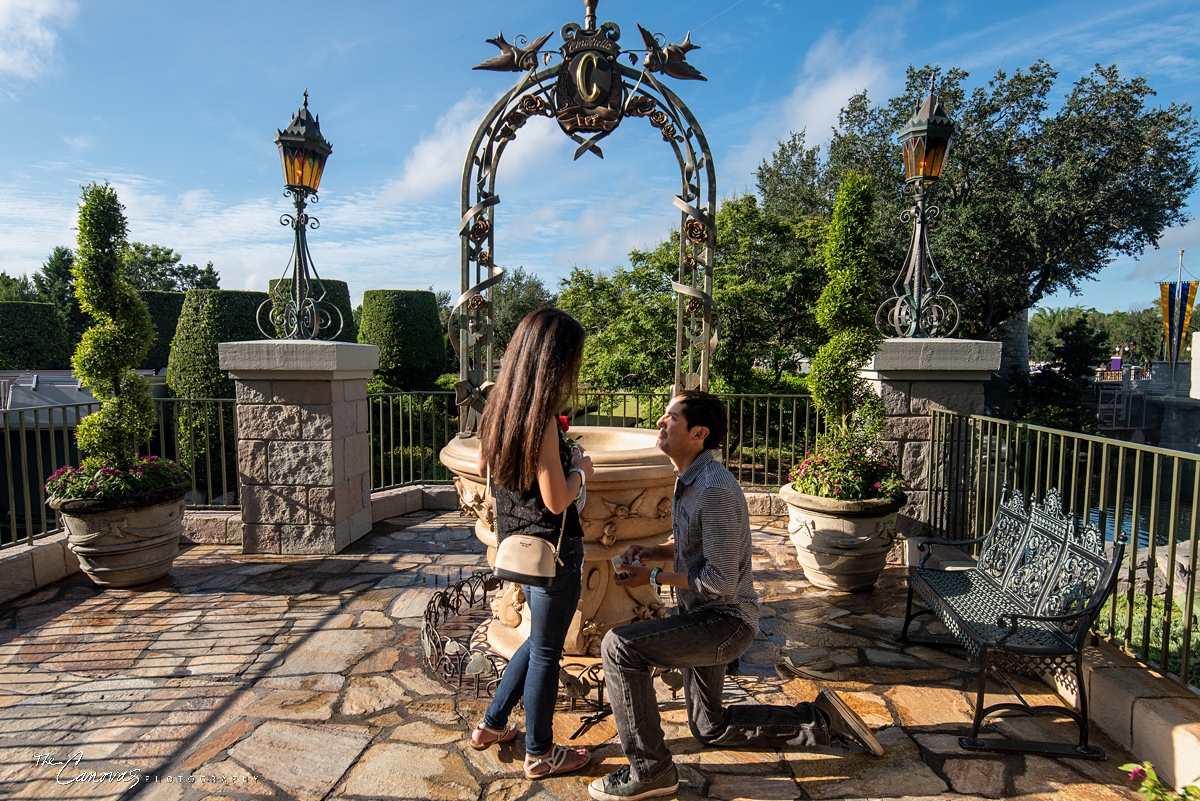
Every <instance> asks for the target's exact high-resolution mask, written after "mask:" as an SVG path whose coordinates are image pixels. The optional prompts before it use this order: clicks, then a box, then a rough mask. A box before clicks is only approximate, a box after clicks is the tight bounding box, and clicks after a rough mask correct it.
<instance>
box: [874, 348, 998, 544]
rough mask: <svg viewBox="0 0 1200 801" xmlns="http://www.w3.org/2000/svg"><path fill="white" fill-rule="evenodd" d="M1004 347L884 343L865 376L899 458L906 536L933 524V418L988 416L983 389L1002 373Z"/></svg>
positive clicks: (900, 529) (901, 525) (900, 526)
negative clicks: (941, 412) (943, 413)
mask: <svg viewBox="0 0 1200 801" xmlns="http://www.w3.org/2000/svg"><path fill="white" fill-rule="evenodd" d="M1000 350H1001V343H999V342H987V341H983V340H974V339H899V338H895V339H885V340H883V342H881V343H880V344H879V350H878V351H876V353H875V358H874V359H872V360H871V362H870V363H869V364H868V365H867V367H866V368H865V369H863V370H861V371H860V375H862V376H863V377H864V378H866V379H867V380H868V381H870V382H871V383H872V384H873V385H874V386H875V388H876V389H877V390H879V394H880V396H881V397H882V398H883V405H884V408H885V409H886V412H887V434H886V438H887V440H888V441H889V442H890V443H891V444H892V445H893V447H894V448H895V450H896V454H897V455H898V456H899V457H900V469H901V470H902V471H903V472H904V478H905V481H906V483H907V485H908V489H907V490H906V492H905V494H906V495H907V496H908V502H907V503H906V504H905V506H904V508H903V509H901V510H900V514H899V516H898V517H897V519H896V532H897V533H898V534H900V535H901V536H907V537H911V536H919V535H921V534H923V533H924V532H925V526H926V524H925V521H927V520H928V519H929V510H928V508H927V507H928V504H929V473H928V470H929V412H930V410H931V409H934V408H941V409H949V410H950V411H953V412H958V413H959V414H983V411H984V406H983V384H984V382H985V381H987V380H988V378H990V377H991V375H992V373H993V372H994V371H996V370H998V369H999V368H1000Z"/></svg>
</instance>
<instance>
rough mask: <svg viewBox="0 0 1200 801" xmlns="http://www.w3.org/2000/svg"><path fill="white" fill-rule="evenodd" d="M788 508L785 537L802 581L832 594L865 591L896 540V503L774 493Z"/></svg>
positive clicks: (785, 489) (900, 501)
mask: <svg viewBox="0 0 1200 801" xmlns="http://www.w3.org/2000/svg"><path fill="white" fill-rule="evenodd" d="M779 497H780V499H781V500H783V502H784V503H786V504H787V506H788V532H789V534H790V535H791V540H792V544H793V545H795V546H796V555H797V557H798V558H799V560H800V566H801V567H802V568H804V577H805V578H807V579H808V580H809V581H810V582H812V583H813V584H814V585H815V586H817V587H821V588H822V589H826V590H836V591H838V592H867V591H869V590H871V589H873V588H874V586H875V581H876V579H878V578H879V574H880V573H881V572H883V568H884V565H885V564H886V563H887V555H888V552H889V551H890V550H891V548H892V541H893V540H894V539H895V537H896V514H897V513H898V512H899V511H900V509H901V507H903V506H904V502H905V498H904V496H903V495H901V496H900V497H899V498H897V499H896V500H886V499H875V500H869V501H839V500H835V499H833V498H820V497H818V496H816V495H805V494H803V493H801V492H797V491H796V490H795V489H793V488H792V485H791V484H785V485H784V486H782V487H780V488H779Z"/></svg>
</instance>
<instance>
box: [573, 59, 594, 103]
mask: <svg viewBox="0 0 1200 801" xmlns="http://www.w3.org/2000/svg"><path fill="white" fill-rule="evenodd" d="M598 66H600V57H599V56H597V55H596V54H595V53H584V54H583V55H582V56H580V57H579V61H578V62H576V64H575V88H576V89H578V90H579V95H580V96H581V97H582V98H583V101H584V102H585V103H595V102H596V101H597V100H599V99H600V87H599V86H597V85H596V82H595V81H594V80H593V79H592V75H593V73H595V71H596V68H597V67H598Z"/></svg>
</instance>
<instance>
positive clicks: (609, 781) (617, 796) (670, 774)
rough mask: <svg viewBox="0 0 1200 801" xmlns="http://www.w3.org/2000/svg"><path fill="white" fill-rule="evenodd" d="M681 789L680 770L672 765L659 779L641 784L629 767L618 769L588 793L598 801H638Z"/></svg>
mask: <svg viewBox="0 0 1200 801" xmlns="http://www.w3.org/2000/svg"><path fill="white" fill-rule="evenodd" d="M678 789H679V769H678V768H676V767H675V766H674V765H672V766H671V767H670V768H669V769H668V770H666V771H664V772H663V774H662V775H661V776H659V777H658V778H657V779H652V780H650V781H642V782H639V781H637V780H635V779H634V778H633V775H632V774H631V773H630V772H629V766H628V765H624V766H622V767H620V768H617V769H616V770H615V771H613V772H612V773H610V774H608V775H607V776H603V777H601V778H599V779H596V781H594V782H592V783H591V784H589V785H588V793H589V794H590V795H591V796H592V798H594V799H596V801H637V799H639V798H653V797H654V796H656V795H671V794H672V793H674V792H675V791H676V790H678Z"/></svg>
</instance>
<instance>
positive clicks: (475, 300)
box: [467, 295, 487, 311]
mask: <svg viewBox="0 0 1200 801" xmlns="http://www.w3.org/2000/svg"><path fill="white" fill-rule="evenodd" d="M485 306H487V300H485V299H484V297H483V295H472V296H471V299H470V300H468V301H467V308H468V309H470V310H471V311H479V310H480V309H482V308H484V307H485Z"/></svg>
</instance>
